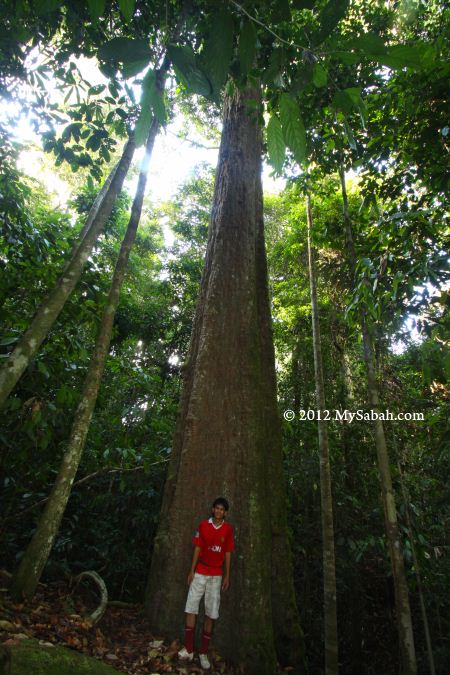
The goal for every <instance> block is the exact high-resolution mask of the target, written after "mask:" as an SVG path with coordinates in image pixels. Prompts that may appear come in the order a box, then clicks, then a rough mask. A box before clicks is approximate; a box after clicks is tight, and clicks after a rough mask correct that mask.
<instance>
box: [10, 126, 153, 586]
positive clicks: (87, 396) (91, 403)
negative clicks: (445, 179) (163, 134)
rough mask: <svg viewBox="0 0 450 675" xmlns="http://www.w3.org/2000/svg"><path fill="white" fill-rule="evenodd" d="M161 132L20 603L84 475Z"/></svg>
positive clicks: (17, 582)
mask: <svg viewBox="0 0 450 675" xmlns="http://www.w3.org/2000/svg"><path fill="white" fill-rule="evenodd" d="M158 127H159V125H158V122H157V121H156V119H155V120H154V121H153V123H152V127H151V129H150V133H149V136H148V140H147V145H146V153H145V156H144V159H143V161H142V166H141V171H140V174H139V181H138V187H137V190H136V195H135V198H134V201H133V206H132V208H131V215H130V220H129V222H128V227H127V230H126V233H125V237H124V239H123V242H122V245H121V247H120V252H119V257H118V259H117V263H116V267H115V270H114V275H113V279H112V283H111V288H110V291H109V294H108V299H107V301H106V305H105V308H104V310H103V314H102V319H101V322H100V327H99V331H98V334H97V339H96V342H95V348H94V352H93V354H92V357H91V361H90V363H89V369H88V372H87V375H86V379H85V381H84V386H83V393H82V398H81V402H80V404H79V405H78V408H77V411H76V413H75V419H74V421H73V424H72V430H71V433H70V438H69V441H68V445H67V449H66V451H65V453H64V456H63V459H62V462H61V466H60V469H59V473H58V476H57V478H56V481H55V484H54V486H53V489H52V492H51V494H50V497H49V499H48V501H47V504H46V506H45V509H44V511H43V513H42V516H41V518H40V520H39V524H38V527H37V529H36V532H35V534H34V536H33V538H32V540H31V542H30V544H29V546H28V548H27V550H26V551H25V554H24V556H23V558H22V560H21V563H20V565H19V567H18V569H17V571H16V573H15V575H14V577H13V580H12V584H11V590H12V593H13V595H14V596H15V597H16V598H20V597H21V596H22V595H25V596H26V597H32V596H33V594H34V592H35V590H36V586H37V584H38V582H39V579H40V577H41V574H42V571H43V569H44V567H45V564H46V562H47V560H48V557H49V555H50V551H51V549H52V546H53V542H54V540H55V537H56V535H57V533H58V530H59V526H60V523H61V519H62V517H63V515H64V511H65V508H66V505H67V501H68V499H69V497H70V492H71V489H72V483H73V481H74V478H75V475H76V473H77V470H78V466H79V463H80V459H81V455H82V452H83V448H84V445H85V442H86V437H87V434H88V431H89V425H90V422H91V418H92V414H93V412H94V408H95V404H96V401H97V395H98V390H99V387H100V382H101V379H102V375H103V370H104V367H105V361H106V357H107V354H108V350H109V344H110V341H111V333H112V328H113V323H114V316H115V313H116V310H117V306H118V304H119V297H120V289H121V286H122V283H123V279H124V275H125V271H126V267H127V263H128V258H129V255H130V250H131V247H132V245H133V242H134V240H135V237H136V231H137V228H138V225H139V220H140V217H141V211H142V203H143V199H144V194H145V186H146V183H147V175H148V168H149V164H150V158H151V154H152V150H153V145H154V141H155V137H156V134H157V131H158Z"/></svg>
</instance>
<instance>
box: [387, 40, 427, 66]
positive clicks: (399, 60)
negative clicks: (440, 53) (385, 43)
mask: <svg viewBox="0 0 450 675" xmlns="http://www.w3.org/2000/svg"><path fill="white" fill-rule="evenodd" d="M426 52H427V45H425V44H424V43H419V42H417V43H416V44H415V45H411V46H409V45H394V46H393V47H389V49H388V50H387V54H386V55H384V56H379V57H378V58H375V57H376V56H377V55H374V60H377V61H378V62H379V63H381V64H383V65H384V66H388V67H389V68H394V69H395V68H416V69H420V68H422V67H424V65H425V66H426V65H427V64H426V62H427V61H428V59H425V58H424V57H425V54H426Z"/></svg>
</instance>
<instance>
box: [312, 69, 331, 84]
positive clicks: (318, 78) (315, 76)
mask: <svg viewBox="0 0 450 675" xmlns="http://www.w3.org/2000/svg"><path fill="white" fill-rule="evenodd" d="M312 80H313V83H314V86H315V87H325V85H326V83H327V81H328V73H327V71H326V70H325V68H324V67H323V66H321V65H320V63H316V64H314V68H313V73H312Z"/></svg>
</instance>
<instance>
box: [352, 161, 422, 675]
mask: <svg viewBox="0 0 450 675" xmlns="http://www.w3.org/2000/svg"><path fill="white" fill-rule="evenodd" d="M339 177H340V181H341V189H342V201H343V214H344V229H345V239H346V246H347V252H348V258H349V263H350V267H351V272H352V274H353V276H354V275H355V270H356V261H357V258H356V251H355V246H354V242H353V232H352V226H351V221H350V214H349V208H348V199H347V189H346V183H345V171H344V168H343V166H342V165H341V166H340V168H339ZM361 330H362V339H363V352H364V362H365V365H366V372H367V388H368V402H369V407H370V408H371V410H373V411H374V412H375V413H378V414H379V413H380V399H379V392H378V384H377V379H376V374H375V365H374V355H373V344H372V337H371V335H370V330H369V326H368V322H367V314H366V312H365V311H364V310H362V311H361ZM374 417H376V415H374ZM373 430H374V434H375V445H376V450H377V459H378V470H379V474H380V483H381V492H382V498H383V508H384V518H385V528H386V538H387V540H388V547H389V554H390V559H391V565H392V577H393V581H394V589H395V606H396V614H397V627H398V631H399V641H400V652H401V660H402V672H403V673H404V675H415V674H416V673H417V664H416V653H415V648H414V633H413V625H412V618H411V609H410V605H409V596H408V585H407V582H406V573H405V565H404V561H403V551H402V546H401V540H400V532H399V528H398V521H397V510H396V506H395V495H394V489H393V486H392V477H391V468H390V464H389V453H388V449H387V444H386V436H385V433H384V425H383V422H382V420H381V419H379V417H378V419H374V422H373Z"/></svg>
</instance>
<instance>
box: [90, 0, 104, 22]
mask: <svg viewBox="0 0 450 675" xmlns="http://www.w3.org/2000/svg"><path fill="white" fill-rule="evenodd" d="M87 3H88V7H89V14H90V15H91V17H92V18H93V19H94V21H96V20H97V19H98V18H99V17H100V16H101V15H102V14H103V11H104V9H105V3H106V0H87Z"/></svg>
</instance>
